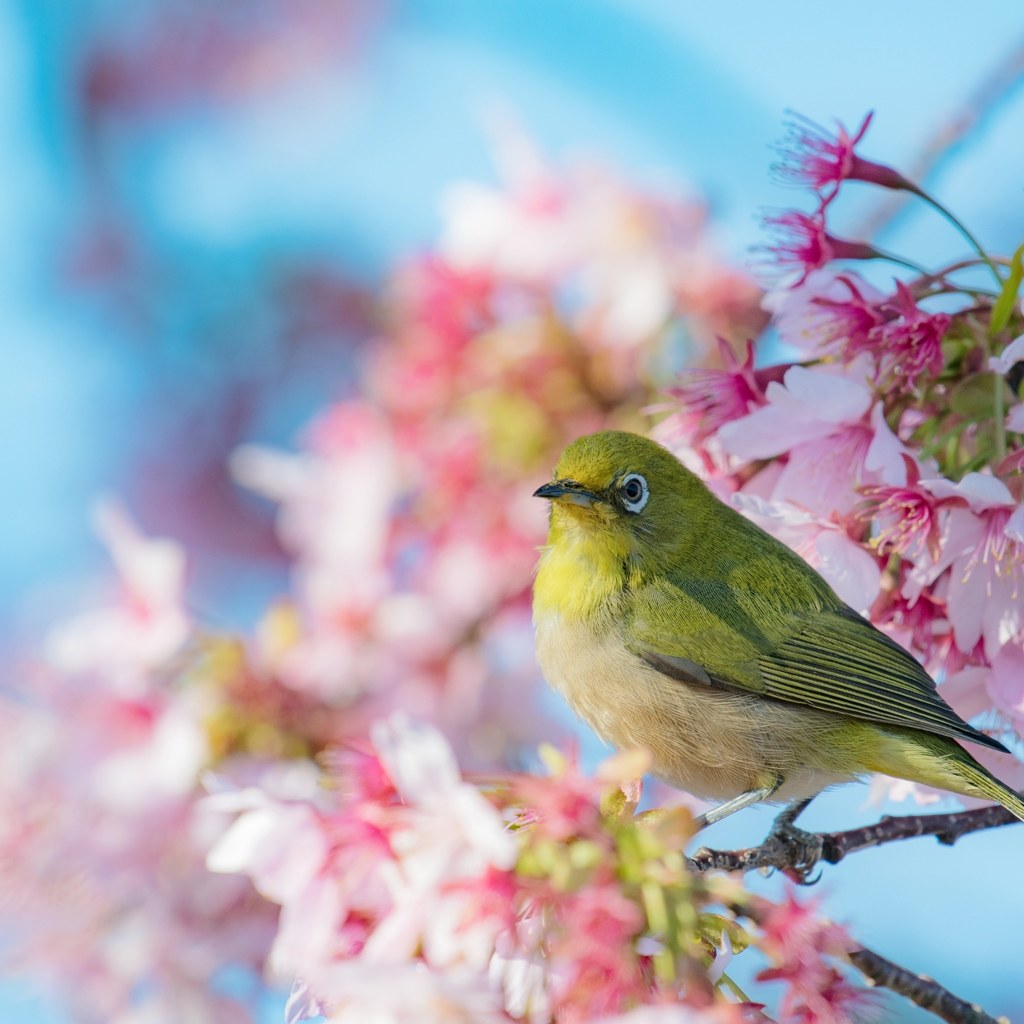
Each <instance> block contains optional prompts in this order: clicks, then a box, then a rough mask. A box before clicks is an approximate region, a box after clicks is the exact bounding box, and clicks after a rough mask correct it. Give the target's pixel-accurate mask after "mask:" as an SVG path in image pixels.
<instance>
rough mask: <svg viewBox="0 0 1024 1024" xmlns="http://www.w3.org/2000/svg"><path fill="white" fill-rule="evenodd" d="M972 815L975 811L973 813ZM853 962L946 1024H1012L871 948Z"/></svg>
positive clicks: (876, 983)
mask: <svg viewBox="0 0 1024 1024" xmlns="http://www.w3.org/2000/svg"><path fill="white" fill-rule="evenodd" d="M971 813H973V812H971ZM848 957H849V960H850V963H852V964H853V965H854V967H856V968H857V970H859V971H860V972H861V974H863V975H864V977H865V978H867V979H868V982H869V983H870V984H871V985H874V986H877V987H879V988H887V989H890V990H891V991H893V992H896V993H897V994H898V995H901V996H905V997H906V998H907V999H909V1000H910V1001H911V1002H912V1003H914V1004H915V1005H917V1006H920V1007H921V1009H922V1010H928V1011H929V1012H930V1013H934V1014H935V1016H936V1017H940V1018H941V1019H942V1020H944V1021H946V1022H947V1024H1009V1021H1008V1020H1007V1018H1005V1017H1001V1018H999V1020H998V1021H997V1020H996V1018H995V1017H990V1016H989V1015H988V1014H987V1013H986V1012H985V1011H984V1010H983V1009H982V1008H981V1007H980V1006H978V1005H977V1004H975V1003H968V1002H965V1001H964V1000H963V999H960V998H959V997H958V996H955V995H953V993H952V992H950V991H949V990H948V989H945V988H943V987H942V986H941V985H940V984H939V983H938V982H937V981H935V980H934V979H933V978H929V977H928V976H927V975H925V974H914V973H912V972H911V971H908V970H906V968H904V967H900V966H899V965H898V964H894V963H893V962H892V961H891V960H886V958H885V957H884V956H881V955H880V954H878V953H875V952H874V951H873V950H870V949H855V950H853V951H852V952H851V953H849V954H848Z"/></svg>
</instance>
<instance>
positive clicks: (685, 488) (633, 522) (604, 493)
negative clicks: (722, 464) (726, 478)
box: [534, 430, 714, 562]
mask: <svg viewBox="0 0 1024 1024" xmlns="http://www.w3.org/2000/svg"><path fill="white" fill-rule="evenodd" d="M534 495H535V496H536V497H538V498H546V499H547V500H548V501H550V502H551V542H552V543H557V542H558V540H559V538H560V537H561V536H562V535H565V534H569V535H571V536H572V537H574V538H576V539H577V540H585V541H586V542H588V543H589V544H603V545H607V547H608V548H609V551H611V550H614V551H615V553H616V554H617V556H619V557H630V558H631V559H633V560H639V561H641V562H642V561H643V560H644V559H645V557H647V556H649V555H655V554H660V555H661V556H662V557H663V556H664V554H665V553H666V552H667V551H669V550H670V549H672V548H677V547H678V546H679V545H680V544H681V543H685V539H686V537H687V535H690V536H691V537H692V536H695V533H694V530H695V528H696V526H697V523H696V522H695V520H702V519H703V518H704V515H703V513H704V510H705V508H706V507H707V503H708V501H709V500H710V501H713V500H714V499H713V498H712V497H711V495H710V493H709V492H708V490H707V488H706V487H705V486H704V484H703V483H701V481H700V480H699V479H698V478H697V477H696V476H695V475H694V474H693V473H691V472H690V471H689V470H688V469H686V468H685V467H684V466H683V465H682V464H681V463H680V462H679V460H678V459H677V458H676V457H675V456H674V455H673V454H672V453H671V452H669V451H667V450H666V449H665V448H663V447H662V446H661V445H659V444H657V443H656V442H654V441H652V440H650V439H649V438H646V437H641V436H640V435H639V434H629V433H625V432H623V431H618V430H605V431H601V432H600V433H597V434H589V435H587V436H586V437H581V438H578V439H577V440H575V441H573V442H572V444H570V445H569V446H568V447H567V448H566V449H565V451H564V452H562V456H561V458H560V459H559V460H558V465H557V466H556V467H555V472H554V476H553V479H552V481H551V482H550V483H547V484H544V485H543V486H542V487H538V488H537V490H536V491H534Z"/></svg>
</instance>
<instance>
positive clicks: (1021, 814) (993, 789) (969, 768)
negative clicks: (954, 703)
mask: <svg viewBox="0 0 1024 1024" xmlns="http://www.w3.org/2000/svg"><path fill="white" fill-rule="evenodd" d="M960 752H961V753H962V754H963V755H964V756H963V758H954V759H953V760H954V764H955V768H954V771H955V772H956V774H957V775H959V776H960V777H961V778H962V779H963V780H964V781H965V782H966V783H967V784H968V786H969V787H970V790H968V789H966V788H965V789H963V790H960V792H962V793H964V795H966V796H982V797H987V798H988V799H989V800H995V801H996V803H1000V804H1002V805H1003V806H1004V807H1005V808H1006V809H1007V810H1008V811H1009V812H1010V813H1011V814H1013V815H1015V816H1016V817H1018V818H1020V820H1021V821H1024V799H1022V798H1021V794H1020V793H1017V792H1015V791H1014V790H1012V789H1010V787H1009V786H1007V785H1006V783H1005V782H1000V781H999V780H998V779H997V778H996V777H995V776H994V775H993V774H992V773H991V772H990V771H989V770H988V769H987V768H986V767H985V766H984V765H982V764H979V763H978V762H977V761H975V759H974V758H973V757H971V755H970V754H968V753H967V751H966V750H964V749H963V748H962V747H961V748H960Z"/></svg>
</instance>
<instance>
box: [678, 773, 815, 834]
mask: <svg viewBox="0 0 1024 1024" xmlns="http://www.w3.org/2000/svg"><path fill="white" fill-rule="evenodd" d="M781 785H782V776H781V775H780V776H779V777H778V778H776V779H775V780H774V781H773V782H772V783H771V785H769V786H761V787H760V788H759V789H751V790H748V791H747V792H746V793H740V795H739V796H734V797H733V798H732V799H731V800H726V801H725V803H724V804H719V805H718V806H717V807H712V808H711V810H710V811H705V812H704V813H703V814H698V815H697V818H696V819H695V820H696V823H697V831H698V832H699V831H700V830H701V829H702V828H707V827H708V825H714V823H715V822H716V821H721V820H722V819H723V818H728V817H729V815H730V814H733V813H735V812H736V811H742V810H743V808H744V807H750V805H751V804H759V803H760V802H761V801H762V800H767V799H768V798H769V797H770V796H771V795H772V794H773V793H774V792H775V791H776V790H777V789H778V788H779V786H781ZM783 813H785V812H783ZM797 813H798V814H799V813H800V812H799V811H797Z"/></svg>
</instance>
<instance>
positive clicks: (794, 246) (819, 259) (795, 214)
mask: <svg viewBox="0 0 1024 1024" xmlns="http://www.w3.org/2000/svg"><path fill="white" fill-rule="evenodd" d="M764 223H765V226H766V227H768V228H769V229H772V230H773V232H774V235H775V240H774V241H773V242H771V243H769V244H768V245H766V246H764V247H763V249H764V251H766V252H767V253H769V254H770V257H769V258H770V262H771V263H772V264H773V265H774V266H775V267H776V268H777V269H778V270H779V271H780V272H787V271H799V277H798V279H797V281H796V283H797V284H802V283H803V282H804V281H806V280H807V278H808V277H809V276H810V274H811V273H813V272H814V271H815V270H818V269H819V268H820V267H823V266H825V264H826V263H831V262H832V260H871V259H876V258H877V257H878V255H879V253H878V250H877V249H875V248H873V247H872V246H870V245H868V244H867V243H865V242H855V241H847V240H846V239H843V238H836V236H835V235H831V234H829V233H828V232H827V231H826V230H825V216H824V213H823V212H822V210H820V209H819V210H818V212H816V213H814V214H807V213H801V212H800V211H799V210H786V211H785V212H783V213H778V214H771V215H770V216H767V217H765V218H764Z"/></svg>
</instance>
